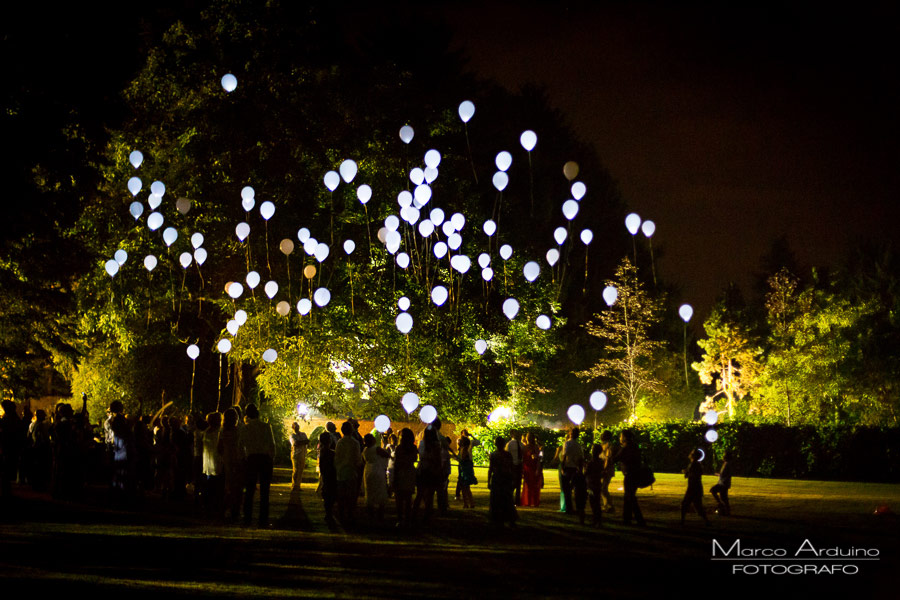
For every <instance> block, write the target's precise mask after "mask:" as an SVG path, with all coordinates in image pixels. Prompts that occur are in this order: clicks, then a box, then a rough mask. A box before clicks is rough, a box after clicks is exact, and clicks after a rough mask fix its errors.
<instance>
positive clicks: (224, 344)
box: [216, 338, 231, 354]
mask: <svg viewBox="0 0 900 600" xmlns="http://www.w3.org/2000/svg"><path fill="white" fill-rule="evenodd" d="M216 349H217V350H218V351H219V352H221V353H222V354H227V353H228V352H229V351H230V350H231V340H228V339H225V338H222V339H221V340H219V343H218V344H216Z"/></svg>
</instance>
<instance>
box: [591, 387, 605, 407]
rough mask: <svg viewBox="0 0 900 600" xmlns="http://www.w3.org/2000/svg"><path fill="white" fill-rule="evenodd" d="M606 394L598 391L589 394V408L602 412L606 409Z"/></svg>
mask: <svg viewBox="0 0 900 600" xmlns="http://www.w3.org/2000/svg"><path fill="white" fill-rule="evenodd" d="M606 400H607V398H606V394H604V393H603V392H601V391H600V390H596V391H594V392H593V393H592V394H591V398H590V402H591V408H593V409H594V410H603V409H604V408H605V407H606Z"/></svg>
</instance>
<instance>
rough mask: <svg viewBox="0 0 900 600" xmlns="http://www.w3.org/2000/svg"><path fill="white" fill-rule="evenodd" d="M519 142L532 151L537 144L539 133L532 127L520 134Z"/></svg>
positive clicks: (528, 150) (527, 150)
mask: <svg viewBox="0 0 900 600" xmlns="http://www.w3.org/2000/svg"><path fill="white" fill-rule="evenodd" d="M519 143H520V144H522V147H523V148H525V150H526V152H531V151H532V150H534V147H535V146H537V134H536V133H535V132H533V131H532V130H530V129H527V130H525V131H523V132H522V135H520V136H519Z"/></svg>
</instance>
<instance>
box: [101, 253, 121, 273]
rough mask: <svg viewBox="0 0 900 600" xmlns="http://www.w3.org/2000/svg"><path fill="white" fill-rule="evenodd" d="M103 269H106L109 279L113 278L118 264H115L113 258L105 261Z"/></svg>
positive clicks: (117, 270)
mask: <svg viewBox="0 0 900 600" xmlns="http://www.w3.org/2000/svg"><path fill="white" fill-rule="evenodd" d="M103 268H104V269H106V274H107V275H109V276H110V277H115V276H116V273H118V272H119V263H118V262H116V259H114V258H113V259H110V260H108V261H106V263H105V264H104V265H103Z"/></svg>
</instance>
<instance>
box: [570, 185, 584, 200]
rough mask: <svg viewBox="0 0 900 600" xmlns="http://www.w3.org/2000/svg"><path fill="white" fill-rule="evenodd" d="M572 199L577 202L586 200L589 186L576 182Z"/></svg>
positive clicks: (573, 186)
mask: <svg viewBox="0 0 900 600" xmlns="http://www.w3.org/2000/svg"><path fill="white" fill-rule="evenodd" d="M571 192H572V197H573V198H575V199H576V200H581V199H582V198H584V194H585V192H587V186H586V185H584V184H583V183H581V182H580V181H576V182H575V183H573V184H572V189H571Z"/></svg>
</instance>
